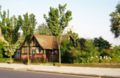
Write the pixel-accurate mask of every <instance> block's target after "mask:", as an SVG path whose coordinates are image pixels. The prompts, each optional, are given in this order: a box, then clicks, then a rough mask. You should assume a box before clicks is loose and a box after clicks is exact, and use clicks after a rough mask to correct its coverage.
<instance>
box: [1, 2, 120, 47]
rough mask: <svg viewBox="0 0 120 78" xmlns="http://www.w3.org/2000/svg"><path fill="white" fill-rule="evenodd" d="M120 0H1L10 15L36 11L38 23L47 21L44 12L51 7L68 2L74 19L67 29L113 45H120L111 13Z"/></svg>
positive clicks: (46, 12)
mask: <svg viewBox="0 0 120 78" xmlns="http://www.w3.org/2000/svg"><path fill="white" fill-rule="evenodd" d="M119 2H120V0H0V5H1V6H2V9H3V10H7V9H9V10H10V15H23V14H25V13H26V12H28V13H34V14H35V15H36V19H37V22H38V24H41V23H43V22H45V19H44V18H43V15H44V14H48V12H49V8H50V6H51V7H58V5H59V4H65V3H67V7H66V9H67V10H71V11H72V20H71V21H70V23H69V26H68V28H67V29H72V30H73V31H74V32H76V33H78V34H79V37H84V38H88V39H93V38H95V37H100V36H101V37H103V38H104V39H105V40H108V41H109V42H110V43H111V44H112V45H120V38H114V35H113V34H112V33H111V31H110V25H111V22H110V18H111V17H110V13H111V12H113V11H114V10H115V9H116V8H115V7H116V5H117V4H118V3H119Z"/></svg>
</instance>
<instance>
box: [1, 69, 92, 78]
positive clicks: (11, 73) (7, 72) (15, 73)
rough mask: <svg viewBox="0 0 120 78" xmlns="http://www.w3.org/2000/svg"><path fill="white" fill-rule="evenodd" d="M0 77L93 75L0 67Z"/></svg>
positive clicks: (37, 77)
mask: <svg viewBox="0 0 120 78" xmlns="http://www.w3.org/2000/svg"><path fill="white" fill-rule="evenodd" d="M0 78H93V77H88V76H75V75H68V74H57V73H46V72H33V71H20V70H11V69H2V68H0Z"/></svg>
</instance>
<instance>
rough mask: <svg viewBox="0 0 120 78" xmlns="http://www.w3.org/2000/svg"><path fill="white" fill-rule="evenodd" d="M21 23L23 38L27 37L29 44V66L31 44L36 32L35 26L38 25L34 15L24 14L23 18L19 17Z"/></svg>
mask: <svg viewBox="0 0 120 78" xmlns="http://www.w3.org/2000/svg"><path fill="white" fill-rule="evenodd" d="M19 21H20V23H19V24H20V25H21V28H22V31H23V36H24V37H25V39H26V41H27V44H28V46H29V52H27V55H28V64H29V63H30V60H29V54H30V42H31V38H32V36H33V34H34V30H35V26H36V24H37V22H36V19H35V15H34V14H28V13H26V14H24V15H23V18H22V17H21V16H19Z"/></svg>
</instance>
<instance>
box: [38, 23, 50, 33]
mask: <svg viewBox="0 0 120 78" xmlns="http://www.w3.org/2000/svg"><path fill="white" fill-rule="evenodd" d="M36 33H38V34H42V35H51V34H52V33H51V31H50V29H49V28H48V26H47V25H46V24H44V23H42V24H40V25H39V26H38V28H37V29H36Z"/></svg>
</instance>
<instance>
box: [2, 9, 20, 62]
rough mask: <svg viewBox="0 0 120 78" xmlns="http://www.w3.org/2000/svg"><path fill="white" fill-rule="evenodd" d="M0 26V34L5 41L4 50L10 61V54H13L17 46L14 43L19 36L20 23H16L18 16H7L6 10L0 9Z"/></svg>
mask: <svg viewBox="0 0 120 78" xmlns="http://www.w3.org/2000/svg"><path fill="white" fill-rule="evenodd" d="M0 19H1V20H0V27H1V29H2V34H3V36H4V39H5V40H6V41H7V44H6V47H5V51H6V55H7V56H9V57H10V62H12V56H13V55H14V52H15V50H16V49H17V47H18V46H16V43H17V41H18V38H19V32H18V31H19V28H20V25H19V24H18V18H16V17H15V16H12V17H10V16H9V10H8V11H1V10H0Z"/></svg>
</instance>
